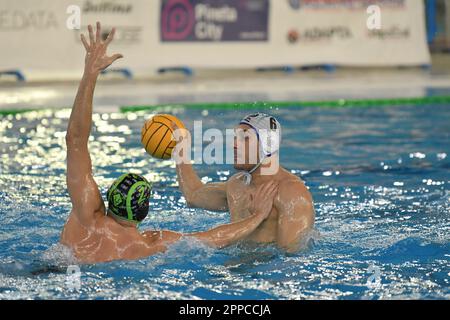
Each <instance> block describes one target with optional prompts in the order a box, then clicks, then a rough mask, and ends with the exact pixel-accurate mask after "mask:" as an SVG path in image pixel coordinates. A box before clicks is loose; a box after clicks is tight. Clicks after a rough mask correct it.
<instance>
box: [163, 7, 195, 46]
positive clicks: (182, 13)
mask: <svg viewBox="0 0 450 320" xmlns="http://www.w3.org/2000/svg"><path fill="white" fill-rule="evenodd" d="M194 24H195V16H194V8H193V7H192V4H191V3H190V2H189V0H168V1H167V2H166V3H165V6H164V9H163V11H162V17H161V30H162V38H163V39H164V40H183V39H185V38H186V37H187V36H188V35H189V34H190V33H191V32H192V28H193V27H194Z"/></svg>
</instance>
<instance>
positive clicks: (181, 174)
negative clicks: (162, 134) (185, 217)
mask: <svg viewBox="0 0 450 320" xmlns="http://www.w3.org/2000/svg"><path fill="white" fill-rule="evenodd" d="M172 128H173V129H174V130H176V131H177V134H175V136H176V137H179V140H178V141H180V142H181V141H184V143H187V144H189V145H190V143H191V139H190V134H189V132H188V131H187V130H186V129H179V128H178V127H177V125H176V124H175V123H174V122H172ZM176 162H177V165H176V171H177V177H178V184H179V185H180V190H181V192H183V195H184V198H185V199H186V202H187V204H188V206H190V207H195V208H203V209H207V210H213V211H227V210H228V203H227V191H226V182H218V183H207V184H204V183H203V182H202V181H201V180H200V178H199V176H198V175H197V172H195V170H194V167H193V166H192V164H191V163H190V162H187V161H176Z"/></svg>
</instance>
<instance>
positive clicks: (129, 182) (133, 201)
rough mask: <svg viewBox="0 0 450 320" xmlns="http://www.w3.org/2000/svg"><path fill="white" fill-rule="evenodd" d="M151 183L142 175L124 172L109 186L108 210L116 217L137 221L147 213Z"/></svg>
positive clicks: (142, 218)
mask: <svg viewBox="0 0 450 320" xmlns="http://www.w3.org/2000/svg"><path fill="white" fill-rule="evenodd" d="M151 190H152V185H151V183H149V182H148V181H147V180H146V179H145V178H144V177H142V176H140V175H138V174H134V173H126V174H123V175H121V176H120V177H119V178H118V179H117V180H116V181H115V182H114V183H113V184H112V185H111V187H109V189H108V192H107V193H106V197H107V199H108V211H109V212H110V213H112V214H113V215H115V216H116V217H118V218H120V219H123V220H126V221H131V222H135V223H139V222H141V221H142V220H144V219H145V217H146V216H147V214H148V208H149V199H150V192H151Z"/></svg>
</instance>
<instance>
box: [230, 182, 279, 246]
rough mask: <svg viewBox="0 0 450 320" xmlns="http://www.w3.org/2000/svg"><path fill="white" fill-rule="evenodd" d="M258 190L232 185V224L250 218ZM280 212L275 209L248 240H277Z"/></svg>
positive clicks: (273, 208)
mask: <svg viewBox="0 0 450 320" xmlns="http://www.w3.org/2000/svg"><path fill="white" fill-rule="evenodd" d="M255 192H256V188H255V187H252V186H245V185H239V184H234V185H233V184H231V185H230V187H229V188H228V190H227V201H228V209H229V210H230V215H231V222H237V221H240V220H242V219H245V218H248V217H249V216H250V215H252V214H253V213H254V212H253V206H254V204H253V196H254V194H255ZM277 224H278V212H277V210H276V208H275V207H272V211H271V213H270V215H269V217H268V218H267V219H266V220H265V221H264V222H263V223H261V225H260V226H259V227H258V228H257V229H256V230H255V231H254V232H253V233H252V234H251V235H250V236H249V238H248V240H253V241H257V242H272V241H275V240H276V235H277Z"/></svg>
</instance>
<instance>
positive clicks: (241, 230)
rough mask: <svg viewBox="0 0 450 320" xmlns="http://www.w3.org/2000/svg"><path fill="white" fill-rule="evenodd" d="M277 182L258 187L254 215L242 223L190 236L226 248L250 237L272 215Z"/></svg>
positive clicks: (222, 226)
mask: <svg viewBox="0 0 450 320" xmlns="http://www.w3.org/2000/svg"><path fill="white" fill-rule="evenodd" d="M277 190H278V185H277V183H276V182H268V183H266V184H263V185H261V186H259V187H258V189H257V190H256V193H255V195H254V197H253V210H252V211H253V214H252V215H251V216H250V217H248V218H246V219H243V220H241V221H238V222H235V223H230V224H225V225H221V226H219V227H217V228H214V229H211V230H208V231H205V232H197V233H193V234H189V235H188V236H194V237H196V238H197V239H200V240H202V241H204V242H206V243H208V244H209V245H212V246H215V247H219V248H222V247H226V246H229V245H231V244H233V243H235V242H237V241H239V240H242V239H244V238H246V237H247V236H249V235H250V234H251V233H252V232H253V231H255V229H256V228H257V227H258V226H259V225H260V224H261V222H263V221H264V220H265V219H266V218H267V217H268V216H269V214H270V212H271V210H272V206H273V199H274V197H275V195H276V193H277Z"/></svg>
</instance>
